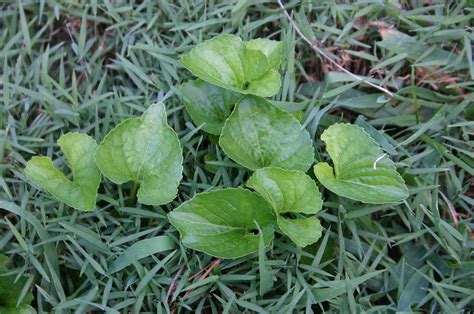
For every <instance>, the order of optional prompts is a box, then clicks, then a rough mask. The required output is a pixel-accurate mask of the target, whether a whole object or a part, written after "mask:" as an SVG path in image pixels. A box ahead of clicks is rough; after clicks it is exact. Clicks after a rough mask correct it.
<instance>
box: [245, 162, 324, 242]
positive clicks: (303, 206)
mask: <svg viewBox="0 0 474 314" xmlns="http://www.w3.org/2000/svg"><path fill="white" fill-rule="evenodd" d="M247 186H249V187H251V188H252V189H254V190H255V191H257V193H258V194H260V196H262V197H263V198H264V199H265V200H266V201H267V202H268V203H269V204H270V205H271V206H272V208H273V210H274V211H275V213H276V215H277V223H278V226H279V227H280V229H281V231H282V232H283V233H284V234H286V235H287V236H288V237H289V238H290V239H291V240H292V241H293V242H294V243H295V244H296V245H298V246H301V247H304V246H307V245H309V244H312V243H314V242H316V241H318V239H319V238H320V237H321V233H322V227H321V224H320V223H319V220H318V219H317V218H316V217H314V216H310V217H303V216H302V215H300V217H298V218H293V217H286V216H287V214H307V215H311V214H315V213H316V212H317V211H319V210H320V209H321V207H322V203H323V201H322V197H321V193H320V192H319V190H318V188H317V186H316V184H315V182H314V181H313V180H312V179H311V178H310V177H309V176H308V175H306V174H305V173H303V172H301V171H296V170H286V169H282V168H263V169H259V170H257V171H255V172H254V174H253V175H252V176H251V177H250V179H249V180H248V182H247Z"/></svg>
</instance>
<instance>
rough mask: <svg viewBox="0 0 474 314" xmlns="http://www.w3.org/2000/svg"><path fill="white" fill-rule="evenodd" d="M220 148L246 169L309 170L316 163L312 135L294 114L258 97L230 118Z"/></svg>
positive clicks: (243, 102) (249, 98) (242, 104)
mask: <svg viewBox="0 0 474 314" xmlns="http://www.w3.org/2000/svg"><path fill="white" fill-rule="evenodd" d="M219 145H220V146H221V147H222V149H223V150H224V152H225V153H226V154H227V155H228V156H229V157H230V158H232V159H233V160H235V161H236V162H237V163H239V164H241V165H242V166H244V167H246V168H248V169H251V170H257V169H260V168H264V167H281V168H287V169H295V170H301V171H307V170H308V169H309V167H311V164H312V163H313V161H314V149H313V143H312V141H311V138H310V136H309V133H308V132H307V131H306V130H305V129H304V128H303V127H302V126H301V124H300V123H299V122H298V120H296V119H295V117H293V116H292V115H291V114H289V113H288V112H286V111H283V110H281V109H279V108H278V107H276V106H275V105H273V104H272V103H271V102H269V101H267V100H265V99H263V98H260V97H256V96H250V95H249V96H246V97H244V98H243V99H242V100H241V101H240V103H239V104H237V106H236V107H235V108H234V111H233V112H232V114H231V115H230V117H229V118H228V119H227V121H226V123H225V125H224V128H223V129H222V134H221V137H220V139H219Z"/></svg>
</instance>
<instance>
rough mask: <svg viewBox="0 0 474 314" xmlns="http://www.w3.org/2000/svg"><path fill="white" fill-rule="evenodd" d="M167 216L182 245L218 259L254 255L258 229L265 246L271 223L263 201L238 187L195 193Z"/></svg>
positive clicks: (272, 227) (271, 215) (269, 214)
mask: <svg viewBox="0 0 474 314" xmlns="http://www.w3.org/2000/svg"><path fill="white" fill-rule="evenodd" d="M168 217H169V219H170V221H171V223H172V224H173V226H175V227H176V229H178V231H179V233H180V235H181V240H182V242H183V244H184V245H185V246H187V247H189V248H191V249H194V250H197V251H201V252H204V253H206V254H209V255H212V256H216V257H220V258H238V257H242V256H245V255H248V254H250V253H253V252H256V251H257V250H258V245H259V234H258V233H259V231H258V228H260V230H261V231H262V234H263V239H264V243H265V245H266V246H267V245H269V244H270V241H271V239H272V238H273V230H274V223H275V216H274V215H273V212H272V209H271V208H270V207H269V206H268V204H267V203H266V202H265V200H264V199H262V198H261V197H260V196H259V195H258V194H256V193H253V192H251V191H249V190H244V189H241V188H235V189H234V188H230V189H222V190H215V191H212V192H207V193H201V194H197V195H196V196H194V197H193V198H192V199H190V200H189V201H187V202H184V203H183V204H181V205H180V206H179V207H178V208H176V209H175V210H173V211H172V212H171V213H169V214H168ZM257 226H258V227H257Z"/></svg>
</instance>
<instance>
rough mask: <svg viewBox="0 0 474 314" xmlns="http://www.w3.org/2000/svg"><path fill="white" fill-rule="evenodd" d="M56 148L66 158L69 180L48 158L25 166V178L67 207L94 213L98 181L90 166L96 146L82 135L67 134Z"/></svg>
mask: <svg viewBox="0 0 474 314" xmlns="http://www.w3.org/2000/svg"><path fill="white" fill-rule="evenodd" d="M58 145H59V147H60V148H61V149H62V151H63V152H64V155H65V156H66V158H67V161H68V164H69V167H70V168H71V171H72V177H73V180H72V181H71V180H69V179H68V178H67V177H66V176H65V175H64V174H63V173H62V172H61V171H59V169H57V168H56V167H55V166H54V165H53V161H52V160H51V158H49V157H38V156H35V157H33V158H31V160H30V161H28V163H27V164H26V168H25V174H26V176H27V178H28V179H29V180H31V181H32V182H33V183H34V184H36V185H38V186H39V187H41V188H42V189H44V190H45V191H47V192H49V193H50V194H51V195H53V196H54V197H55V198H56V199H58V200H59V201H61V202H64V203H66V204H67V205H69V206H71V207H74V208H76V209H79V210H85V211H91V210H94V208H95V200H96V198H97V189H98V188H99V184H100V180H101V175H100V171H99V169H98V168H97V166H96V164H95V162H94V152H95V150H96V148H97V143H96V142H95V140H93V139H92V138H91V137H90V136H88V135H86V134H84V133H67V134H64V135H63V136H61V137H60V138H59V140H58Z"/></svg>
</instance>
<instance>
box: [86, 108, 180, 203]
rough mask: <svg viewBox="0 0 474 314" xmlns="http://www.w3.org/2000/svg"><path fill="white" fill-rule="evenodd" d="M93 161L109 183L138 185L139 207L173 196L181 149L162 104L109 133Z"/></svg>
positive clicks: (162, 201)
mask: <svg viewBox="0 0 474 314" xmlns="http://www.w3.org/2000/svg"><path fill="white" fill-rule="evenodd" d="M95 159H96V162H97V165H98V166H99V168H100V170H101V171H102V173H103V174H104V175H105V176H106V177H107V178H108V179H109V180H110V181H112V182H114V183H117V184H122V183H125V182H128V181H134V182H138V183H139V184H140V188H139V189H138V193H137V195H138V201H139V202H140V203H142V204H147V205H161V204H166V203H169V202H170V201H172V200H173V199H174V198H175V197H176V194H177V191H178V185H179V182H180V180H181V177H182V171H183V157H182V149H181V145H180V143H179V139H178V136H177V134H176V133H175V132H174V130H173V129H172V128H170V127H169V126H168V123H167V121H166V109H165V106H164V105H163V104H162V103H157V104H153V105H151V106H150V107H149V108H148V110H147V111H146V112H145V113H144V114H143V116H142V117H141V118H132V119H127V120H125V121H123V122H122V123H120V124H119V125H118V126H117V127H115V128H114V129H113V130H112V131H110V132H109V133H108V134H107V136H106V137H105V138H104V140H103V141H102V143H100V145H99V148H98V149H97V151H96V155H95Z"/></svg>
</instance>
